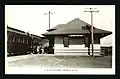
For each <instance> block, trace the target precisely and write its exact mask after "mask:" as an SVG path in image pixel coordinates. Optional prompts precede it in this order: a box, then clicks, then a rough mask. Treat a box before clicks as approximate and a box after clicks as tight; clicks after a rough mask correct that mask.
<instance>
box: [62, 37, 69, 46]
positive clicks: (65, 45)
mask: <svg viewBox="0 0 120 79" xmlns="http://www.w3.org/2000/svg"><path fill="white" fill-rule="evenodd" d="M66 37H67V38H68V44H67V45H66V43H65V42H66V41H65V38H66ZM63 45H64V47H69V37H68V36H64V37H63Z"/></svg>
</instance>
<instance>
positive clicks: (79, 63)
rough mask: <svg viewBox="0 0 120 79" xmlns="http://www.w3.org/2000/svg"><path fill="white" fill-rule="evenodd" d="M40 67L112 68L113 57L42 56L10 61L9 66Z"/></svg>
mask: <svg viewBox="0 0 120 79" xmlns="http://www.w3.org/2000/svg"><path fill="white" fill-rule="evenodd" d="M36 66H37V67H39V68H112V57H111V56H105V57H95V58H92V57H90V56H42V55H36V56H33V57H30V58H25V59H21V60H16V61H11V62H8V67H36Z"/></svg>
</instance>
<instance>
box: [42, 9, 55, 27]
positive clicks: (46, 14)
mask: <svg viewBox="0 0 120 79" xmlns="http://www.w3.org/2000/svg"><path fill="white" fill-rule="evenodd" d="M50 14H54V13H51V11H49V12H48V13H44V15H49V29H50Z"/></svg>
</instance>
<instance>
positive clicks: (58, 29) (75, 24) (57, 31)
mask: <svg viewBox="0 0 120 79" xmlns="http://www.w3.org/2000/svg"><path fill="white" fill-rule="evenodd" d="M86 25H89V26H90V24H88V23H86V22H84V21H82V20H80V19H79V18H75V19H74V20H72V21H70V22H68V23H67V24H59V25H57V26H55V27H53V28H52V29H53V30H52V31H50V32H46V33H44V34H42V35H44V36H48V35H70V34H90V32H89V31H88V30H83V29H82V27H83V26H86ZM94 28H95V29H94V31H93V32H94V34H105V36H106V35H109V34H111V33H112V32H110V31H106V30H102V29H98V28H96V27H94Z"/></svg>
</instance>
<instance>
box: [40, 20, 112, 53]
mask: <svg viewBox="0 0 120 79" xmlns="http://www.w3.org/2000/svg"><path fill="white" fill-rule="evenodd" d="M90 29H91V25H90V24H88V23H86V22H84V21H82V20H80V19H79V18H75V19H74V20H72V21H70V22H68V23H67V24H59V25H57V26H56V27H53V28H52V29H49V30H48V32H46V33H44V34H42V35H44V36H46V38H48V39H49V44H50V46H51V47H53V48H54V54H55V55H81V54H89V52H90V51H91V37H90V36H91V30H90ZM110 34H112V32H110V31H106V30H102V29H98V28H96V27H94V52H95V54H96V55H97V54H98V53H99V54H100V39H101V38H103V37H105V36H108V35H110ZM89 50H90V51H89Z"/></svg>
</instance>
